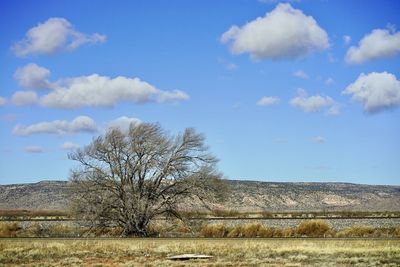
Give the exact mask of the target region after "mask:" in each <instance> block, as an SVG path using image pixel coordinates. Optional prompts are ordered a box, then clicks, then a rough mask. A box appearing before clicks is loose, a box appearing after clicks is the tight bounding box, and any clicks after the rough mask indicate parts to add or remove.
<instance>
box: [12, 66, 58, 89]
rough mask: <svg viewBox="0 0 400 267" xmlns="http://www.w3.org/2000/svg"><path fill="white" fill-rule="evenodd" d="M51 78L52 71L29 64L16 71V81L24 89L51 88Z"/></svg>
mask: <svg viewBox="0 0 400 267" xmlns="http://www.w3.org/2000/svg"><path fill="white" fill-rule="evenodd" d="M49 76H50V71H49V70H48V69H46V68H43V67H40V66H38V65H36V64H34V63H29V64H27V65H25V66H24V67H21V68H18V69H17V70H16V71H15V74H14V79H15V80H16V81H17V82H18V84H19V85H20V86H22V87H25V88H30V89H44V88H50V87H51V85H50V82H49V81H48V80H47V78H48V77H49Z"/></svg>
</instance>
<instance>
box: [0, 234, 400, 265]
mask: <svg viewBox="0 0 400 267" xmlns="http://www.w3.org/2000/svg"><path fill="white" fill-rule="evenodd" d="M184 253H198V254H207V255H212V256H213V258H212V259H210V260H206V261H204V260H189V261H185V262H179V261H178V262H176V261H170V260H168V259H167V257H168V256H172V255H177V254H184ZM0 265H1V266H22V265H24V266H25V265H29V266H350V265H356V266H399V265H400V240H315V239H307V240H304V239H289V240H286V239H283V240H282V239H279V240H276V239H207V240H205V239H152V238H148V239H119V240H110V239H108V240H107V239H106V240H104V239H103V240H90V239H89V240H54V239H53V240H48V239H47V240H43V239H40V240H20V239H19V240H18V239H17V240H15V239H14V240H13V239H8V240H0Z"/></svg>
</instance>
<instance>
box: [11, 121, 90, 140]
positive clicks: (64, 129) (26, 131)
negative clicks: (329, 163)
mask: <svg viewBox="0 0 400 267" xmlns="http://www.w3.org/2000/svg"><path fill="white" fill-rule="evenodd" d="M79 132H88V133H93V132H97V126H96V123H95V122H94V121H93V119H91V118H89V117H87V116H78V117H76V118H75V119H73V120H72V121H70V122H69V121H65V120H55V121H50V122H40V123H36V124H32V125H29V126H23V125H20V124H18V125H16V126H15V127H14V129H13V134H15V135H22V136H27V135H32V134H58V135H61V134H73V133H79Z"/></svg>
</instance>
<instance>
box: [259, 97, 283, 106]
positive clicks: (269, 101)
mask: <svg viewBox="0 0 400 267" xmlns="http://www.w3.org/2000/svg"><path fill="white" fill-rule="evenodd" d="M279 101H280V99H279V98H278V97H274V96H264V97H262V98H261V99H260V100H258V101H257V106H271V105H274V104H277V103H279Z"/></svg>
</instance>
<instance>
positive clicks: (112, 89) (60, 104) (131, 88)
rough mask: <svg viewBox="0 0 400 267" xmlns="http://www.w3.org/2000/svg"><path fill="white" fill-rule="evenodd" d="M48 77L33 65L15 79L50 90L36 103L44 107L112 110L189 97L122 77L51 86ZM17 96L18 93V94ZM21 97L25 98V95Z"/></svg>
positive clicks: (84, 78)
mask: <svg viewBox="0 0 400 267" xmlns="http://www.w3.org/2000/svg"><path fill="white" fill-rule="evenodd" d="M49 74H50V71H49V70H47V69H45V68H42V67H39V66H37V65H36V64H28V65H26V66H25V67H23V68H21V69H18V70H17V72H16V75H15V78H16V79H17V81H18V82H19V83H20V84H21V85H22V86H24V87H26V88H38V87H42V88H43V87H44V86H46V87H47V88H51V90H50V91H48V92H47V93H45V94H44V95H42V96H41V97H40V98H39V100H38V102H39V104H40V105H41V106H44V107H53V108H79V107H87V106H90V107H113V106H115V105H116V104H117V103H118V102H121V101H127V102H134V103H146V102H157V103H175V102H179V101H184V100H188V99H189V98H190V97H189V95H188V94H186V93H185V92H183V91H180V90H174V91H163V90H160V89H157V88H156V87H155V86H153V85H151V84H149V83H147V82H145V81H142V80H140V79H139V78H129V77H124V76H118V77H115V78H110V77H107V76H101V75H98V74H92V75H89V76H80V77H72V78H67V79H61V80H58V81H56V82H54V83H51V82H49V81H48V80H47V77H48V76H49ZM39 85H41V86H39ZM20 94H21V93H18V95H20ZM29 95H30V96H31V98H30V99H31V100H32V101H30V102H29V101H27V103H28V104H32V103H33V93H32V92H31V93H29ZM24 96H25V97H27V96H28V93H26V94H24ZM19 104H20V105H23V104H24V102H23V101H19Z"/></svg>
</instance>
